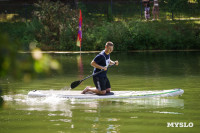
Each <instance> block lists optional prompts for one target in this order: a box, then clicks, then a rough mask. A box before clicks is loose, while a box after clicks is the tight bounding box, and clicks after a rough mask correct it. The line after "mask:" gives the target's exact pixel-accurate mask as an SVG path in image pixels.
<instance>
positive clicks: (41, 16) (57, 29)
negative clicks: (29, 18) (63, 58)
mask: <svg viewBox="0 0 200 133" xmlns="http://www.w3.org/2000/svg"><path fill="white" fill-rule="evenodd" d="M35 6H36V7H37V10H35V11H34V16H35V17H36V18H37V19H38V20H39V23H40V24H41V25H42V28H40V31H39V32H37V35H36V38H37V41H39V42H40V43H41V44H42V49H45V47H46V45H47V49H48V50H66V49H67V48H68V49H69V48H70V49H73V48H72V47H71V46H70V45H71V44H72V42H75V40H76V38H75V35H76V34H77V31H78V12H77V11H76V10H72V9H70V8H69V6H68V5H65V4H64V3H61V2H59V1H57V2H52V1H49V0H43V1H39V2H38V3H36V4H35ZM65 35H66V36H65ZM64 36H65V37H64ZM66 38H67V39H66ZM66 41H67V42H66Z"/></svg>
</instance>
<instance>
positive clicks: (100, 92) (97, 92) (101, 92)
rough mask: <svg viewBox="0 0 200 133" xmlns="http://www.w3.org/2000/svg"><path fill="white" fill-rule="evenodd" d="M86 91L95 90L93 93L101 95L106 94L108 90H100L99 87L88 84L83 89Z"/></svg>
mask: <svg viewBox="0 0 200 133" xmlns="http://www.w3.org/2000/svg"><path fill="white" fill-rule="evenodd" d="M86 92H93V93H96V94H99V95H105V94H106V90H104V91H100V90H98V89H97V88H95V89H91V87H90V86H87V87H86V88H85V89H84V90H83V92H82V94H85V93H86Z"/></svg>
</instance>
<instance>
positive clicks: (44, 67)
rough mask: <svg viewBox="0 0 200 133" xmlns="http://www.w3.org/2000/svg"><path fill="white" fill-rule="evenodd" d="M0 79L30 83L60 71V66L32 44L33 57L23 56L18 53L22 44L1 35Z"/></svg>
mask: <svg viewBox="0 0 200 133" xmlns="http://www.w3.org/2000/svg"><path fill="white" fill-rule="evenodd" d="M0 43H1V45H0V77H12V78H16V79H23V80H24V81H29V80H31V78H33V77H35V76H37V75H38V74H39V75H46V74H47V75H48V74H50V73H51V72H52V71H59V70H60V69H61V66H60V64H59V63H58V62H57V61H56V60H54V59H52V58H51V57H50V56H48V55H43V54H42V52H41V50H40V49H38V48H35V46H36V44H35V43H34V42H32V43H30V48H31V49H30V50H31V52H32V53H31V55H30V56H29V55H27V56H23V54H20V53H18V50H19V49H20V43H19V42H17V41H15V40H13V39H10V38H9V36H8V35H7V34H0Z"/></svg>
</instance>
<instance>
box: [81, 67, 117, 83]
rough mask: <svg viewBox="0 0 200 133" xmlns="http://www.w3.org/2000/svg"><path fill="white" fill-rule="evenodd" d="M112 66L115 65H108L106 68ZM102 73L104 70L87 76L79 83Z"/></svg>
mask: <svg viewBox="0 0 200 133" xmlns="http://www.w3.org/2000/svg"><path fill="white" fill-rule="evenodd" d="M114 65H115V64H113V65H110V66H108V68H109V67H111V66H114ZM103 71H104V70H103V69H102V70H101V71H99V72H96V73H94V74H92V75H89V76H87V77H86V78H84V79H82V80H80V82H82V81H84V80H86V79H88V78H90V77H92V76H95V75H97V74H99V73H101V72H103Z"/></svg>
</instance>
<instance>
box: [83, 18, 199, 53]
mask: <svg viewBox="0 0 200 133" xmlns="http://www.w3.org/2000/svg"><path fill="white" fill-rule="evenodd" d="M195 29H196V30H195ZM107 41H112V42H113V43H114V44H115V50H117V51H126V50H159V49H194V48H196V49H199V48H200V44H199V41H200V38H199V30H198V28H195V26H193V25H192V24H191V23H184V22H167V21H166V22H143V21H129V22H112V23H109V22H104V23H103V24H102V25H101V26H94V27H93V28H92V29H89V30H88V31H87V32H86V33H85V35H84V34H83V50H100V49H102V48H104V45H105V42H107Z"/></svg>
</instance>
